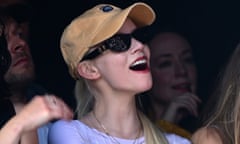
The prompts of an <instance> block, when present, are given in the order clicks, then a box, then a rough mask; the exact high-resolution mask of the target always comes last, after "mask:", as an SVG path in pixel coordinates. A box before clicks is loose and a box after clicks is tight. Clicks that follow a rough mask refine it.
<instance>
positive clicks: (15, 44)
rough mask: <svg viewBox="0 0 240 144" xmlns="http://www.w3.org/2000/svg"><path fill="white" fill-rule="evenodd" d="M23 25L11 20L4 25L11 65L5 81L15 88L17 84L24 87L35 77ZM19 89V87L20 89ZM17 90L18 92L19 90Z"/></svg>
mask: <svg viewBox="0 0 240 144" xmlns="http://www.w3.org/2000/svg"><path fill="white" fill-rule="evenodd" d="M22 26H25V25H19V24H17V23H16V22H15V21H14V20H13V19H10V20H8V21H7V23H6V28H5V35H6V40H7V43H8V50H9V52H10V55H11V58H12V63H11V65H10V67H9V69H8V71H7V72H6V74H5V76H4V78H5V81H6V82H7V83H8V84H9V85H10V86H13V87H12V88H16V87H14V86H17V85H18V84H19V83H21V86H26V85H27V84H28V83H29V82H31V81H32V80H33V79H34V77H35V72H34V64H33V60H32V56H31V53H30V48H29V44H28V42H27V38H26V37H27V36H26V31H24V29H25V27H22ZM20 88H21V87H20ZM20 88H19V90H20Z"/></svg>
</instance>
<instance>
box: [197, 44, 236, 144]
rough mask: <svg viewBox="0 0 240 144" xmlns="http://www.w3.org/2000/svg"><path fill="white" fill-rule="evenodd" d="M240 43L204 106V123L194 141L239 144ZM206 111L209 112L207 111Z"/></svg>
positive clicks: (200, 143) (211, 143) (199, 143)
mask: <svg viewBox="0 0 240 144" xmlns="http://www.w3.org/2000/svg"><path fill="white" fill-rule="evenodd" d="M239 57H240V45H239V44H238V46H237V48H236V49H235V50H234V52H233V54H232V56H231V58H230V60H229V62H228V64H227V66H226V68H225V70H224V73H223V75H222V77H221V79H220V82H219V83H218V87H217V89H216V90H215V93H214V95H213V96H212V97H211V99H210V102H209V104H208V106H207V108H206V109H207V110H208V111H207V112H208V113H205V114H206V115H205V117H207V118H208V119H207V120H206V121H205V126H203V127H202V128H200V129H199V130H197V131H196V132H195V133H194V135H193V137H192V140H193V143H194V144H239V143H240V131H239V130H240V97H239V93H240V87H239V86H240V84H239V82H240V79H239V78H240V77H239V75H240V60H239ZM209 110H210V111H211V112H209Z"/></svg>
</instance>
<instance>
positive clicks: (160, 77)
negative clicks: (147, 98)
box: [151, 68, 173, 86]
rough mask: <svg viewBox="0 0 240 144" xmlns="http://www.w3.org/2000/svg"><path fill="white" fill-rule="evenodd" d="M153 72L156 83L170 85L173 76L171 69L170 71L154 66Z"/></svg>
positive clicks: (154, 82)
mask: <svg viewBox="0 0 240 144" xmlns="http://www.w3.org/2000/svg"><path fill="white" fill-rule="evenodd" d="M151 72H152V78H153V84H154V85H159V86H160V85H161V86H162V85H163V86H164V85H169V83H170V82H171V79H172V77H173V76H172V73H171V71H169V70H168V69H165V70H159V69H154V68H153V69H152V70H151Z"/></svg>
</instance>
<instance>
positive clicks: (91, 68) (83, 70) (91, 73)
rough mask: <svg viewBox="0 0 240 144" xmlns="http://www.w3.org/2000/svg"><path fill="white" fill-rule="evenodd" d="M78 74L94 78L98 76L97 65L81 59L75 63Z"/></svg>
mask: <svg viewBox="0 0 240 144" xmlns="http://www.w3.org/2000/svg"><path fill="white" fill-rule="evenodd" d="M77 71H78V74H79V75H80V76H82V77H84V78H86V79H90V80H94V79H97V78H99V77H100V74H99V72H98V69H97V67H95V65H94V64H93V63H92V62H90V61H83V62H80V63H79V64H78V65H77Z"/></svg>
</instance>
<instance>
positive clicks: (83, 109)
mask: <svg viewBox="0 0 240 144" xmlns="http://www.w3.org/2000/svg"><path fill="white" fill-rule="evenodd" d="M75 98H76V100H77V109H76V112H77V118H78V119H81V118H82V117H83V116H84V115H85V114H87V113H88V112H90V111H91V110H92V109H93V105H94V97H93V95H92V94H91V92H90V90H89V87H88V85H87V82H86V81H84V80H83V79H81V78H80V79H79V80H77V82H76V85H75ZM138 114H139V119H140V121H141V123H142V126H143V131H144V137H145V141H146V144H168V142H167V139H166V138H165V136H164V135H163V133H162V131H161V130H160V129H158V128H156V127H155V125H153V124H152V122H150V120H149V119H148V118H147V117H146V116H145V115H144V114H143V113H142V112H140V111H138Z"/></svg>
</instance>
